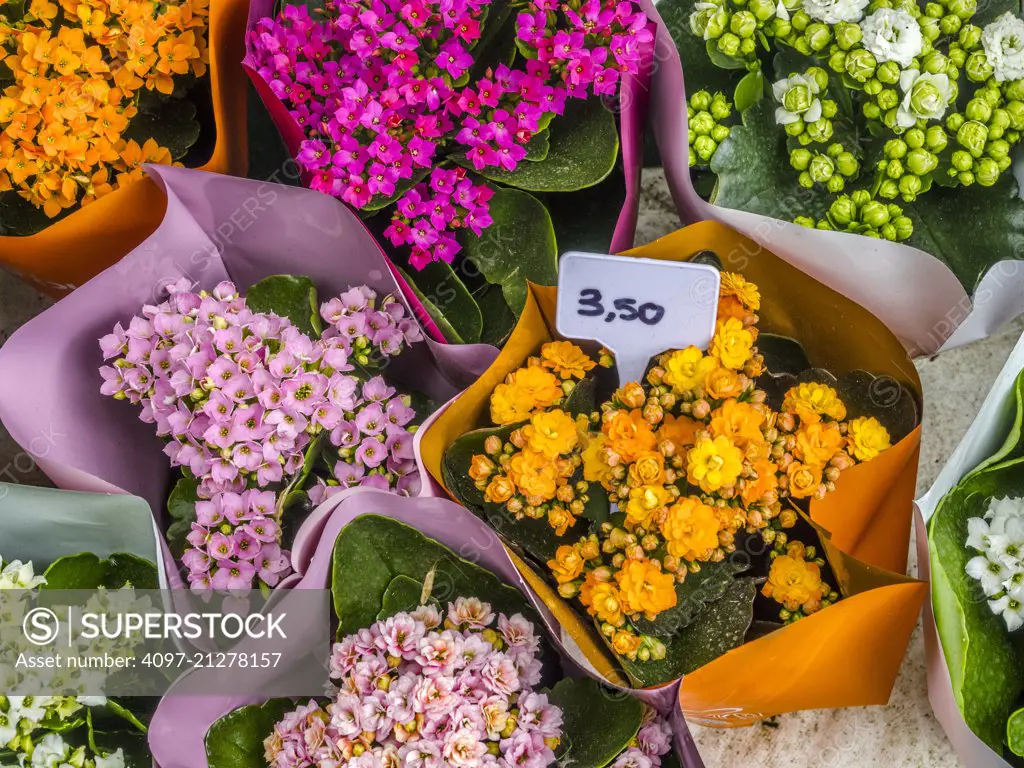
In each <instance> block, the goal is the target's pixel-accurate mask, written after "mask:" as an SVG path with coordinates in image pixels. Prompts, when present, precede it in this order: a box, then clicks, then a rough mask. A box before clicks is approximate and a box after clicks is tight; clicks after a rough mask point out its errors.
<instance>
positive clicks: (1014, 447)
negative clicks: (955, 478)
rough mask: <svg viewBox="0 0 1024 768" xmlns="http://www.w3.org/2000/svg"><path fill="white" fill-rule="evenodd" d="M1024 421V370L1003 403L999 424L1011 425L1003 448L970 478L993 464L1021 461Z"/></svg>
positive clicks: (983, 463) (1023, 448)
mask: <svg viewBox="0 0 1024 768" xmlns="http://www.w3.org/2000/svg"><path fill="white" fill-rule="evenodd" d="M1022 420H1024V370H1022V371H1021V372H1020V373H1019V374H1018V375H1017V379H1016V381H1014V384H1013V390H1012V392H1011V394H1010V396H1009V397H1008V398H1007V399H1006V402H1005V403H1003V407H1002V413H1001V414H1000V418H999V419H998V421H997V423H999V424H1007V423H1009V425H1010V430H1009V432H1007V434H1006V439H1005V440H1004V441H1003V444H1002V446H1001V447H1000V448H999V450H998V451H996V452H995V453H994V454H993V455H992V456H990V457H989V458H987V459H985V461H983V462H981V464H979V465H978V466H977V467H975V468H974V469H972V470H971V471H970V472H969V473H968V476H970V475H972V474H974V473H976V472H980V471H981V470H983V469H985V468H986V467H990V466H992V465H993V464H1000V463H1002V462H1004V461H1009V460H1010V459H1019V458H1021V456H1022V454H1024V442H1022V441H1021V422H1022Z"/></svg>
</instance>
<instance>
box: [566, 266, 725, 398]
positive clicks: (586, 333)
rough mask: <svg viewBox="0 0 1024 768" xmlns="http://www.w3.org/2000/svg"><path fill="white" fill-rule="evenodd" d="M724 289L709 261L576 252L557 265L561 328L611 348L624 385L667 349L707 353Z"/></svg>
mask: <svg viewBox="0 0 1024 768" xmlns="http://www.w3.org/2000/svg"><path fill="white" fill-rule="evenodd" d="M719 288H720V277H719V274H718V270H716V269H715V268H714V267H710V266H707V265H706V264H689V263H686V262H676V261H661V260H657V259H635V258H631V257H628V256H604V255H598V254H591V253H580V252H577V251H573V252H570V253H567V254H565V255H564V256H562V260H561V263H560V265H559V277H558V312H557V317H556V325H557V327H558V332H559V333H560V334H562V335H563V336H566V337H568V338H572V339H592V340H594V341H597V342H600V343H601V344H603V345H604V346H605V347H607V348H608V349H610V350H611V351H612V352H613V353H614V354H615V360H616V367H617V368H618V372H619V380H620V382H622V383H625V382H628V381H638V380H639V379H640V377H641V376H642V375H643V372H644V369H645V368H646V366H647V362H648V361H649V360H650V359H651V357H653V356H654V355H657V354H659V353H661V352H664V351H665V350H666V349H678V348H681V347H687V346H690V345H691V344H692V345H694V346H697V347H700V348H701V349H706V348H707V346H708V345H709V344H710V343H711V338H712V336H713V335H714V332H715V315H716V313H717V309H718V293H719Z"/></svg>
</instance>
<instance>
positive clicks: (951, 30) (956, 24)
mask: <svg viewBox="0 0 1024 768" xmlns="http://www.w3.org/2000/svg"><path fill="white" fill-rule="evenodd" d="M963 23H964V22H963V20H962V19H961V18H960V17H959V16H954V15H953V14H949V15H947V16H943V17H942V19H941V20H940V21H939V31H940V32H941V33H942V34H944V35H955V34H956V33H957V32H959V31H960V27H961V26H963Z"/></svg>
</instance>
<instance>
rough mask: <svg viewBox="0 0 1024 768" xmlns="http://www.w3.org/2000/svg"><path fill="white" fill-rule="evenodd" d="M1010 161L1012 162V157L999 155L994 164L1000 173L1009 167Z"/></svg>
mask: <svg viewBox="0 0 1024 768" xmlns="http://www.w3.org/2000/svg"><path fill="white" fill-rule="evenodd" d="M1012 162H1013V158H1012V157H1010V156H1007V157H1001V158H999V159H998V160H996V165H998V166H999V172H1000V173H1004V172H1005V171H1006V169H1007V168H1009V167H1010V163H1012Z"/></svg>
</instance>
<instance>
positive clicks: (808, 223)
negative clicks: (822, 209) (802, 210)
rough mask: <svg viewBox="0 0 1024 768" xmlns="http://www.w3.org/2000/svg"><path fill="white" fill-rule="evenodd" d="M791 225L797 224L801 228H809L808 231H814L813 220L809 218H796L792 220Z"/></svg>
mask: <svg viewBox="0 0 1024 768" xmlns="http://www.w3.org/2000/svg"><path fill="white" fill-rule="evenodd" d="M793 223H794V224H799V225H800V226H801V227H809V228H810V229H814V219H812V218H811V217H810V216H797V217H796V218H795V219H793Z"/></svg>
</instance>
